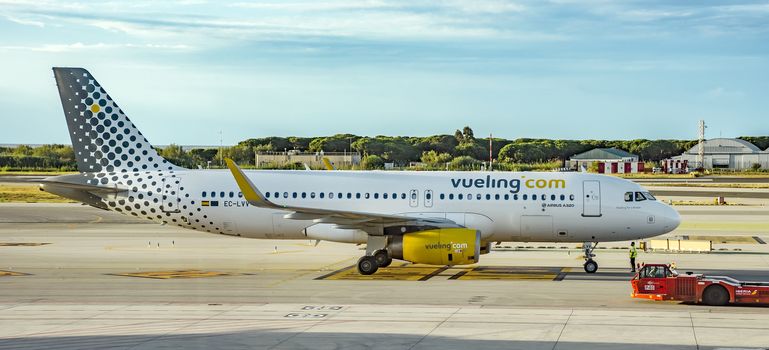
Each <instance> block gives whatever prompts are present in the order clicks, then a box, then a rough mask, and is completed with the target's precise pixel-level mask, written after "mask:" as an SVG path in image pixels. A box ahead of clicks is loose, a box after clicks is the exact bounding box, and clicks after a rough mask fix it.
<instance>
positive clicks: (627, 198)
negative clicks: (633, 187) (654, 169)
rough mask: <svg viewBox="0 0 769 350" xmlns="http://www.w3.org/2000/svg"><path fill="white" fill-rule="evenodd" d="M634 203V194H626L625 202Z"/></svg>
mask: <svg viewBox="0 0 769 350" xmlns="http://www.w3.org/2000/svg"><path fill="white" fill-rule="evenodd" d="M632 201H633V192H625V202H632Z"/></svg>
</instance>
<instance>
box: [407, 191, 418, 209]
mask: <svg viewBox="0 0 769 350" xmlns="http://www.w3.org/2000/svg"><path fill="white" fill-rule="evenodd" d="M409 205H410V206H412V207H416V206H417V205H419V191H417V190H411V191H409Z"/></svg>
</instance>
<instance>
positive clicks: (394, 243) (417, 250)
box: [387, 228, 481, 265]
mask: <svg viewBox="0 0 769 350" xmlns="http://www.w3.org/2000/svg"><path fill="white" fill-rule="evenodd" d="M387 248H388V250H389V251H390V254H391V255H392V257H393V258H395V259H400V260H406V261H410V262H413V263H417V264H429V265H467V264H474V263H477V262H478V258H479V257H480V255H481V233H480V231H477V230H473V229H468V228H440V229H432V230H426V231H418V232H411V233H406V234H404V235H400V236H392V237H391V239H390V243H389V244H388V247H387Z"/></svg>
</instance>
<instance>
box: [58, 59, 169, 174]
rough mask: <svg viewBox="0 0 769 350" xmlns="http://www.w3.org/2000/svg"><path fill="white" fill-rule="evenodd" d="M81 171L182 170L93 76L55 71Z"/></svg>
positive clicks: (77, 70)
mask: <svg viewBox="0 0 769 350" xmlns="http://www.w3.org/2000/svg"><path fill="white" fill-rule="evenodd" d="M53 74H54V76H55V77H56V85H57V86H58V87H59V97H60V98H61V105H62V107H63V108H64V116H65V117H66V119H67V126H68V127H69V137H70V138H71V139H72V147H73V149H74V151H75V157H76V159H77V168H78V170H80V171H81V172H139V171H151V170H175V169H182V168H180V167H178V166H176V165H174V164H171V163H170V162H168V161H167V160H165V159H163V158H162V157H160V155H158V153H157V152H156V151H155V149H153V148H152V145H150V143H149V141H147V139H146V138H145V137H144V136H143V135H142V133H141V132H140V131H139V129H137V128H136V126H135V125H134V124H133V123H131V120H129V119H128V117H127V116H126V115H125V113H123V111H122V110H121V109H120V107H118V105H117V104H116V103H115V101H114V100H112V98H111V97H110V96H109V95H108V94H107V92H106V91H105V90H104V88H103V87H101V85H99V83H98V82H97V81H96V79H94V78H93V76H92V75H91V73H89V72H88V71H87V70H85V69H83V68H58V67H54V68H53Z"/></svg>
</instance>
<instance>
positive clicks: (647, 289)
mask: <svg viewBox="0 0 769 350" xmlns="http://www.w3.org/2000/svg"><path fill="white" fill-rule="evenodd" d="M630 284H631V286H632V287H633V293H632V296H633V297H634V298H641V299H652V300H676V301H684V302H693V303H703V304H707V305H714V306H721V305H726V304H728V303H730V302H732V303H741V304H756V303H759V304H769V282H743V281H738V280H736V279H734V278H731V277H726V276H705V275H702V274H686V275H680V274H678V272H676V271H675V270H674V269H671V268H670V266H669V265H665V264H646V265H644V266H643V267H642V268H641V269H640V270H639V271H638V273H636V275H635V277H633V279H632V280H631V281H630Z"/></svg>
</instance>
